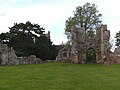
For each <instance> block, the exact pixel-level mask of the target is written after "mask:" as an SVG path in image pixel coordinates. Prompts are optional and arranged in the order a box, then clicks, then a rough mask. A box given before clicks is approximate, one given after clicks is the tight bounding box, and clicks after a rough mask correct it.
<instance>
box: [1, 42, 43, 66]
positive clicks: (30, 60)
mask: <svg viewBox="0 0 120 90" xmlns="http://www.w3.org/2000/svg"><path fill="white" fill-rule="evenodd" d="M36 63H42V62H41V59H39V58H36V56H35V55H31V56H29V57H17V56H16V54H15V51H14V49H13V48H12V47H8V45H7V44H0V65H19V64H36Z"/></svg>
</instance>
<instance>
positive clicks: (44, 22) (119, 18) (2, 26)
mask: <svg viewBox="0 0 120 90" xmlns="http://www.w3.org/2000/svg"><path fill="white" fill-rule="evenodd" d="M86 2H90V3H91V4H92V3H95V4H96V5H97V6H98V8H97V9H98V10H99V12H100V13H101V14H102V15H103V16H102V21H103V24H107V26H108V29H109V30H110V31H111V36H112V37H114V36H115V34H116V32H118V31H120V1H119V0H0V33H1V32H7V31H9V29H8V27H11V26H13V25H14V23H15V22H17V23H21V22H23V23H25V22H26V21H30V22H32V23H38V24H39V25H41V26H42V27H44V28H45V31H46V32H47V31H50V32H51V39H52V41H53V43H54V44H61V42H62V41H64V42H66V41H67V38H66V36H65V35H64V28H65V21H66V19H68V17H69V16H72V15H73V10H75V7H77V6H79V5H80V6H83V5H84V4H85V3H86Z"/></svg>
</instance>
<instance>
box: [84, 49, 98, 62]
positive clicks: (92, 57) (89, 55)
mask: <svg viewBox="0 0 120 90" xmlns="http://www.w3.org/2000/svg"><path fill="white" fill-rule="evenodd" d="M86 63H96V52H95V49H93V48H89V49H87V52H86Z"/></svg>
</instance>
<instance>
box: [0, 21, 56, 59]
mask: <svg viewBox="0 0 120 90" xmlns="http://www.w3.org/2000/svg"><path fill="white" fill-rule="evenodd" d="M9 29H10V31H9V32H7V33H1V34H0V39H1V40H2V41H3V43H6V42H4V40H9V45H10V46H12V47H13V48H14V49H15V51H16V54H17V56H29V55H36V56H37V57H38V58H41V59H43V60H46V59H55V57H56V54H57V50H56V48H55V46H54V45H53V44H52V42H51V39H50V37H49V35H47V34H45V29H44V28H43V27H41V26H40V25H38V24H32V23H31V22H29V21H27V22H26V23H14V26H12V27H9Z"/></svg>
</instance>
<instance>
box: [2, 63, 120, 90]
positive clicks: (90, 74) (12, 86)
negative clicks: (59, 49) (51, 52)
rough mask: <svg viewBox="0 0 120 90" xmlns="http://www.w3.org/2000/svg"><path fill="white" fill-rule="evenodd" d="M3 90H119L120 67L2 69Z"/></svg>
mask: <svg viewBox="0 0 120 90" xmlns="http://www.w3.org/2000/svg"><path fill="white" fill-rule="evenodd" d="M0 90H120V65H111V66H104V65H100V64H70V63H44V64H36V65H20V66H0Z"/></svg>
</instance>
